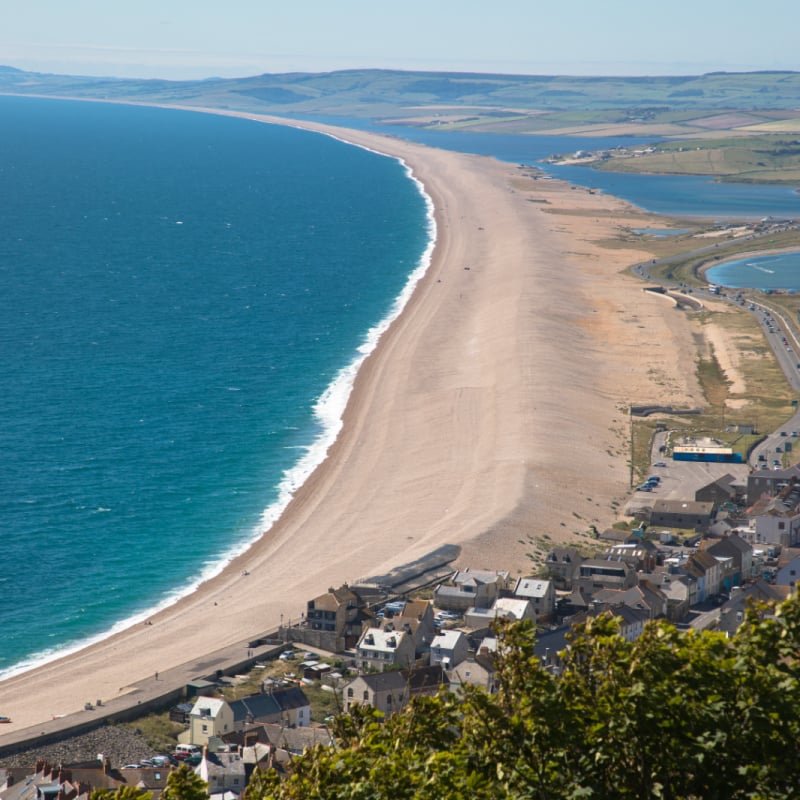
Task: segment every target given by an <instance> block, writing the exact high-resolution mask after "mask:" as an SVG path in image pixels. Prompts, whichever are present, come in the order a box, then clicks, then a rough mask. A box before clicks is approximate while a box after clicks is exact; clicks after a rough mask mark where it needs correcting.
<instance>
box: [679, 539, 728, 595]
mask: <svg viewBox="0 0 800 800" xmlns="http://www.w3.org/2000/svg"><path fill="white" fill-rule="evenodd" d="M683 571H684V572H685V573H687V574H688V575H692V576H694V577H695V578H697V602H698V603H702V602H704V601H705V600H707V599H708V598H710V597H713V596H714V595H716V594H719V590H720V583H721V579H722V567H721V565H720V563H719V561H717V559H716V558H714V556H712V555H710V554H709V553H708V552H706V551H704V550H698V551H697V552H695V553H692V555H690V556H689V558H688V559H687V560H686V563H685V564H684V565H683Z"/></svg>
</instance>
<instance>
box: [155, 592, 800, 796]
mask: <svg viewBox="0 0 800 800" xmlns="http://www.w3.org/2000/svg"><path fill="white" fill-rule="evenodd" d="M534 638H535V634H534V631H533V629H532V627H531V626H530V625H527V624H524V623H522V624H513V625H504V626H502V628H501V631H500V649H499V652H498V656H497V679H498V685H499V691H498V692H497V694H496V695H488V694H487V693H485V692H483V691H481V690H478V689H473V688H467V689H466V690H465V692H464V694H463V695H462V696H461V697H459V698H456V697H454V696H452V695H449V694H445V693H443V694H440V695H439V696H437V697H424V698H418V699H417V700H415V701H414V702H413V703H412V704H411V705H410V706H408V707H407V708H406V709H404V710H403V711H402V712H400V713H397V714H395V715H393V716H390V717H388V718H386V719H383V718H382V716H381V715H380V714H379V713H378V712H376V711H374V710H372V709H368V708H356V709H355V711H354V712H353V713H352V714H350V715H347V716H342V717H340V718H338V719H337V720H336V722H335V724H334V733H335V737H336V745H335V747H332V748H316V749H315V750H313V751H310V752H309V753H307V754H306V755H304V756H303V757H301V758H299V759H296V760H295V761H294V762H293V764H292V768H291V772H290V775H289V776H288V778H286V779H285V780H281V779H279V778H278V776H277V775H276V774H275V773H267V774H265V775H263V776H261V777H260V778H259V779H258V781H257V782H256V783H254V784H251V786H250V787H248V792H247V800H272V799H273V798H274V799H275V800H299V799H300V798H303V800H305V799H306V798H325V800H367V799H369V800H384V798H385V800H406V799H408V800H412V799H413V800H429V798H461V797H464V798H476V800H483V798H486V799H487V800H488V798H499V799H501V800H502V799H503V798H509V799H510V798H515V799H516V798H541V799H542V800H544V799H545V798H547V800H559V799H560V798H564V799H565V800H566V798H571V799H574V798H584V797H585V798H595V799H597V800H600V799H605V798H607V799H608V800H611V798H614V800H617V799H618V798H636V800H643V799H644V798H662V800H679V799H680V798H686V799H687V800H689V799H690V798H691V799H694V798H702V799H703V800H716V799H718V800H723V798H724V800H739V798H741V799H742V800H744V798H748V800H754V799H755V798H786V797H797V796H800V715H798V714H797V708H798V707H800V681H798V677H800V674H799V673H798V664H799V663H800V661H798V659H799V658H800V600H798V599H797V598H792V599H791V600H788V601H787V602H786V603H784V604H783V605H781V606H780V607H778V609H777V610H776V611H775V613H774V614H773V613H771V612H770V613H767V610H766V609H765V608H763V607H752V608H751V609H750V610H749V611H748V612H747V613H746V615H745V620H744V622H743V625H742V627H741V628H740V630H739V632H738V633H737V634H736V636H734V637H733V638H731V639H728V638H726V637H725V636H724V635H723V634H720V633H715V632H699V633H698V632H690V633H688V634H683V633H680V632H679V631H677V630H676V629H675V628H674V627H673V626H671V625H669V624H667V623H664V622H657V623H651V624H650V625H648V627H647V628H646V630H645V632H644V634H643V635H642V636H641V637H639V638H638V639H637V640H636V641H634V642H628V641H626V640H625V639H623V638H622V637H621V636H620V635H619V632H618V627H617V624H616V622H615V620H614V619H613V618H612V617H611V616H610V615H604V616H600V617H598V618H596V619H593V620H590V621H589V622H587V623H586V624H585V625H584V626H582V627H581V628H579V629H577V630H575V632H574V633H573V634H572V635H571V637H570V641H569V648H568V649H567V651H565V653H564V656H563V670H562V672H561V673H560V674H559V675H553V674H552V673H551V672H550V671H548V670H547V669H545V668H544V667H543V666H542V665H541V664H540V663H539V661H538V659H537V658H536V657H535V656H534V654H533V645H534ZM168 800H170V798H168ZM172 800H174V798H173V799H172Z"/></svg>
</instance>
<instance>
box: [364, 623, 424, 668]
mask: <svg viewBox="0 0 800 800" xmlns="http://www.w3.org/2000/svg"><path fill="white" fill-rule="evenodd" d="M356 652H357V654H358V659H357V660H358V666H359V667H361V669H376V670H378V671H379V672H383V670H385V669H386V668H387V667H395V666H398V667H409V666H411V665H412V664H413V663H414V656H415V647H414V639H413V637H412V636H411V634H409V633H406V632H405V631H398V630H394V627H393V626H392V625H389V624H387V625H386V627H385V628H367V629H366V630H365V631H364V633H363V634H361V638H360V639H359V641H358V647H357V650H356Z"/></svg>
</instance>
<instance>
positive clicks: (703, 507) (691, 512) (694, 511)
mask: <svg viewBox="0 0 800 800" xmlns="http://www.w3.org/2000/svg"><path fill="white" fill-rule="evenodd" d="M715 510H716V506H715V505H714V503H707V502H700V503H698V502H697V501H696V500H656V501H655V503H653V508H652V509H651V511H650V524H651V525H658V526H664V527H665V528H683V529H687V528H688V529H690V530H694V531H705V530H708V527H709V526H710V525H711V523H712V521H713V519H714V512H715Z"/></svg>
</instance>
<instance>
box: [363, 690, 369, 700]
mask: <svg viewBox="0 0 800 800" xmlns="http://www.w3.org/2000/svg"><path fill="white" fill-rule="evenodd" d="M364 699H365V700H369V691H368V690H367V689H364Z"/></svg>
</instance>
